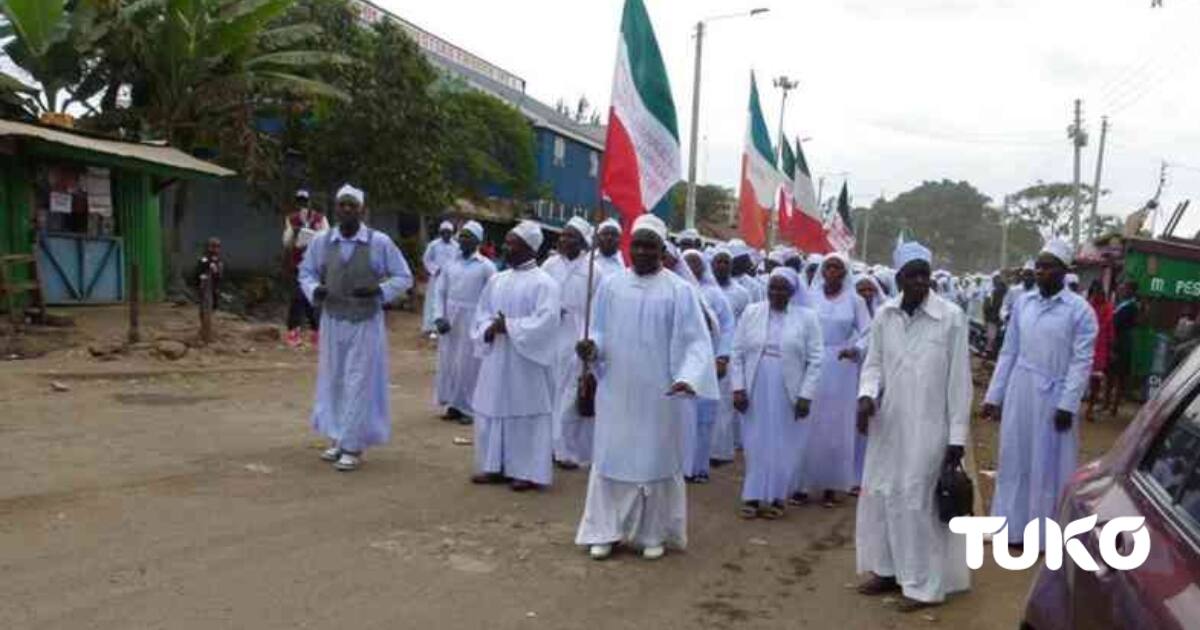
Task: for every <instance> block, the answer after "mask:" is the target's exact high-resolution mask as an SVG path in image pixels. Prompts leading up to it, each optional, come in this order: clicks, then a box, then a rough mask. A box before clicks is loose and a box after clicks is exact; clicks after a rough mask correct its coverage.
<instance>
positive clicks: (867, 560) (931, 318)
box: [855, 293, 972, 602]
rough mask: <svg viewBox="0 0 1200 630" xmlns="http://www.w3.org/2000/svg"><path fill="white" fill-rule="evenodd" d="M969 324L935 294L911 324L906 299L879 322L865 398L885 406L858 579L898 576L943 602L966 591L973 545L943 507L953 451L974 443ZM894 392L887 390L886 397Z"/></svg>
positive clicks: (870, 463) (860, 524)
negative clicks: (946, 463)
mask: <svg viewBox="0 0 1200 630" xmlns="http://www.w3.org/2000/svg"><path fill="white" fill-rule="evenodd" d="M968 330H969V329H968V325H967V319H966V317H965V316H964V315H963V312H962V311H961V310H959V308H958V307H957V306H955V305H953V304H951V303H949V302H948V301H946V300H945V299H943V298H941V297H939V296H937V295H936V294H933V293H930V295H929V298H928V299H927V300H926V301H925V303H924V304H923V305H921V307H920V308H918V309H917V310H916V311H915V312H914V314H913V315H912V316H911V317H910V316H909V315H908V314H907V313H905V312H904V311H903V310H902V309H901V308H900V302H899V298H897V299H894V300H889V301H888V302H887V303H885V304H884V305H883V306H882V307H880V309H879V311H878V312H877V313H876V315H875V322H874V324H873V325H872V329H871V335H870V345H869V347H868V349H867V356H866V361H865V362H864V363H863V369H862V380H861V382H860V384H859V388H858V394H859V396H866V397H869V398H877V397H878V396H879V394H880V392H883V398H882V401H881V404H880V407H879V411H878V413H877V414H876V415H875V417H874V418H872V419H871V421H870V423H869V425H868V429H867V435H868V436H870V439H869V440H868V441H867V455H866V466H865V469H864V472H863V481H862V490H861V492H860V494H859V497H858V510H857V515H856V516H857V525H856V527H855V556H856V558H857V565H858V571H859V572H860V573H864V572H867V571H870V572H873V573H875V574H876V575H879V576H884V577H895V578H896V581H897V582H898V583H899V584H900V586H901V588H902V589H903V591H904V595H905V596H906V597H909V598H911V599H915V600H919V601H923V602H940V601H942V600H943V599H945V596H946V594H947V593H953V592H957V591H961V590H966V589H967V588H968V587H969V586H970V572H969V571H968V569H967V565H966V551H965V550H966V542H965V540H964V539H963V538H962V537H961V536H956V535H954V534H951V533H950V530H949V528H948V526H947V525H946V524H945V523H943V522H941V520H940V519H939V518H938V515H937V505H936V503H935V502H934V490H935V489H936V488H937V481H938V476H939V474H940V473H941V469H942V461H943V459H944V457H945V453H946V446H948V445H951V444H953V445H958V446H966V445H967V444H968V441H967V435H968V431H969V427H970V420H971V390H972V384H971V358H970V349H969V347H968V343H967V340H968ZM885 388H886V391H884V389H885Z"/></svg>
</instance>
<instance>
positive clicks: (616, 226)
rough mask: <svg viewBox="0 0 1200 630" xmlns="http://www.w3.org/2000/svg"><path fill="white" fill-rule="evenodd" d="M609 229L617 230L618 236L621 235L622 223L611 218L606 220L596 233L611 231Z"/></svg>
mask: <svg viewBox="0 0 1200 630" xmlns="http://www.w3.org/2000/svg"><path fill="white" fill-rule="evenodd" d="M609 229H612V230H616V231H617V234H620V233H621V222H620V221H618V220H616V219H614V218H612V217H609V218H607V219H605V220H604V222H603V223H601V224H600V226H599V227H597V228H596V232H597V233H599V232H603V231H604V230H609Z"/></svg>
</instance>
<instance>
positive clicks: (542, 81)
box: [376, 0, 1200, 236]
mask: <svg viewBox="0 0 1200 630" xmlns="http://www.w3.org/2000/svg"><path fill="white" fill-rule="evenodd" d="M376 1H377V2H378V3H379V4H381V5H383V6H385V7H386V8H388V9H390V10H392V11H394V12H395V13H397V14H398V15H400V16H402V17H404V18H406V19H409V20H410V21H413V22H415V23H416V24H417V25H418V26H421V27H423V28H425V29H427V30H429V31H431V32H433V33H435V34H437V35H439V36H441V37H443V38H445V39H447V40H449V41H450V42H452V43H454V44H456V45H458V46H460V47H463V48H465V49H467V50H469V51H471V52H473V53H475V54H477V55H480V56H481V57H483V58H485V59H487V60H488V61H490V62H492V63H495V64H497V65H499V66H501V67H503V68H505V69H507V70H509V71H511V72H513V73H515V74H517V75H519V76H521V77H522V78H524V79H525V80H526V83H527V90H528V92H529V93H530V94H532V95H533V96H535V97H537V98H539V99H541V100H544V101H546V102H548V103H551V104H553V103H554V102H555V101H556V100H557V99H558V98H565V99H566V100H567V101H568V102H573V101H574V100H575V99H577V98H578V97H579V96H580V95H585V96H586V97H587V98H588V100H589V101H591V102H592V103H595V104H599V105H600V106H602V107H603V108H605V109H607V104H608V99H609V92H610V83H611V80H612V70H613V62H614V56H615V51H616V43H617V28H618V22H619V19H620V12H621V7H622V4H623V0H520V1H517V2H495V1H492V0H436V1H431V0H376ZM645 2H646V5H647V8H648V10H649V12H650V17H651V19H652V20H653V22H654V27H655V30H656V32H657V34H658V39H659V45H660V46H661V47H662V49H663V56H664V58H665V60H666V64H667V72H668V74H669V75H670V79H671V84H672V88H673V90H674V94H675V104H676V108H677V110H678V113H679V123H680V136H681V138H682V139H683V141H684V143H685V145H684V155H685V160H686V155H687V147H686V138H687V133H688V129H689V125H690V124H691V117H690V110H691V107H690V103H691V95H692V80H691V77H692V63H693V51H694V40H693V38H692V30H693V28H694V25H695V23H696V21H697V20H698V19H701V18H707V17H710V16H714V15H722V14H727V13H732V12H737V11H745V10H749V9H751V8H755V7H759V6H764V7H769V8H770V9H771V11H770V12H769V13H767V14H765V15H761V16H758V17H755V18H738V19H729V20H721V21H716V22H713V23H712V24H710V25H709V28H708V33H707V36H706V38H705V42H704V48H705V49H704V58H703V60H704V70H703V87H702V90H701V94H702V107H701V114H700V133H701V137H702V138H704V140H702V142H701V157H700V163H699V171H700V179H701V180H702V181H704V182H711V183H719V184H724V185H728V186H734V185H736V183H737V180H738V176H739V173H738V169H739V164H740V161H739V160H740V152H741V146H742V139H743V136H744V131H745V125H746V104H747V99H748V88H749V75H750V71H751V69H753V70H755V71H756V72H757V74H758V76H759V89H760V92H761V94H762V99H763V107H764V109H765V110H766V117H767V124H768V128H769V129H771V130H772V134H774V133H775V130H776V129H778V124H779V123H778V121H779V107H780V93H779V91H778V90H776V89H775V88H773V87H771V79H772V78H773V77H776V76H779V75H780V74H786V75H788V76H790V77H792V78H794V79H798V80H799V81H800V87H799V89H797V90H795V91H793V92H792V95H791V97H790V98H789V101H788V104H787V111H786V114H785V126H786V131H787V133H788V135H789V137H796V136H800V137H811V138H812V140H811V141H809V142H807V143H806V145H805V149H806V154H807V155H808V158H809V163H810V166H811V167H812V169H813V171H814V174H815V175H821V174H826V175H828V176H829V181H828V182H827V184H826V189H825V193H826V195H829V194H832V193H831V189H833V188H835V187H836V186H837V185H839V184H840V181H841V175H840V173H842V172H849V173H850V174H849V176H848V178H849V181H850V188H851V192H852V194H853V195H854V197H855V199H856V202H858V203H860V204H861V203H867V202H869V201H870V200H872V199H874V198H875V197H877V196H878V195H880V194H884V195H886V196H887V197H889V198H890V197H892V196H894V195H896V194H898V193H900V192H903V191H906V190H909V189H910V188H912V187H914V186H916V185H918V184H920V183H921V182H922V181H924V180H940V179H942V178H949V179H954V180H967V181H969V182H971V183H972V184H974V185H975V186H976V187H978V188H980V189H981V190H982V191H983V192H984V193H985V194H987V195H989V196H991V197H992V198H994V199H1001V198H1002V197H1003V196H1004V195H1005V194H1006V193H1010V192H1014V191H1016V190H1019V189H1020V188H1021V187H1023V186H1025V185H1028V184H1031V183H1033V182H1035V181H1037V180H1039V179H1041V180H1046V181H1070V179H1071V176H1072V156H1071V146H1070V143H1069V142H1068V140H1067V138H1066V126H1067V124H1068V123H1069V122H1070V118H1071V110H1072V101H1073V99H1075V98H1077V97H1078V98H1082V99H1083V100H1084V104H1083V111H1084V122H1085V126H1086V128H1087V129H1088V131H1089V132H1091V143H1090V144H1089V146H1088V147H1087V148H1086V149H1085V153H1084V159H1083V173H1084V181H1085V182H1090V181H1091V180H1092V178H1093V177H1094V169H1095V160H1096V149H1097V147H1098V146H1099V136H1100V116H1101V115H1103V114H1108V115H1109V117H1110V121H1111V125H1112V126H1111V130H1110V133H1109V145H1108V149H1109V150H1108V153H1107V155H1106V158H1105V173H1104V181H1103V184H1102V185H1103V187H1104V188H1107V189H1111V191H1112V194H1111V196H1109V197H1106V198H1104V200H1103V201H1102V202H1101V208H1100V211H1101V212H1102V213H1112V214H1119V215H1125V214H1128V213H1129V212H1131V211H1133V210H1134V209H1136V208H1137V207H1139V206H1140V205H1141V204H1142V203H1144V201H1145V200H1146V199H1147V198H1149V197H1150V196H1151V195H1152V194H1153V192H1154V189H1155V186H1156V184H1157V181H1158V170H1159V163H1160V161H1161V160H1164V159H1165V160H1167V161H1168V162H1171V163H1174V164H1179V165H1180V166H1177V167H1172V168H1170V169H1169V172H1168V175H1169V176H1168V182H1167V188H1166V192H1165V193H1164V195H1163V199H1164V202H1165V203H1164V205H1166V206H1170V207H1173V206H1174V204H1175V203H1177V202H1178V201H1181V200H1183V199H1187V198H1189V197H1192V196H1197V193H1200V124H1198V122H1197V114H1198V113H1200V98H1198V97H1200V64H1197V63H1196V61H1195V60H1196V59H1197V58H1200V57H1198V55H1197V53H1200V38H1198V37H1196V35H1195V32H1194V27H1195V25H1196V24H1200V0H1164V4H1165V5H1166V7H1165V8H1163V9H1153V10H1152V9H1150V8H1149V6H1150V0H976V1H968V0H841V1H837V0H824V1H817V0H786V1H785V0H761V1H760V2H756V1H753V0H687V1H684V0H645ZM684 168H685V172H686V163H685V164H684ZM1196 205H1197V206H1200V200H1198V202H1197V204H1196ZM1162 222H1165V217H1164V218H1163V219H1162V220H1161V221H1160V224H1161V223H1162ZM1184 227H1185V228H1186V230H1185V231H1187V230H1190V231H1195V230H1196V229H1197V228H1200V207H1196V208H1194V209H1193V211H1192V212H1191V213H1190V217H1189V219H1188V220H1185V223H1184ZM1190 234H1191V232H1188V235H1189V236H1190Z"/></svg>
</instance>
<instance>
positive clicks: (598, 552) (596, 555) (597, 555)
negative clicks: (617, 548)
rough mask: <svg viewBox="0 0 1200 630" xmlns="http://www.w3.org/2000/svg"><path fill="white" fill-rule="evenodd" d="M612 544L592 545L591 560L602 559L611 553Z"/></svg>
mask: <svg viewBox="0 0 1200 630" xmlns="http://www.w3.org/2000/svg"><path fill="white" fill-rule="evenodd" d="M612 547H613V546H612V545H592V549H591V554H592V560H604V559H606V558H608V557H609V556H611V555H612Z"/></svg>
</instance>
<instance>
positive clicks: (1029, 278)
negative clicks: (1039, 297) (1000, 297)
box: [1000, 260, 1037, 322]
mask: <svg viewBox="0 0 1200 630" xmlns="http://www.w3.org/2000/svg"><path fill="white" fill-rule="evenodd" d="M1019 280H1020V281H1019V282H1016V283H1013V284H1012V285H1011V286H1009V287H1008V292H1007V293H1005V294H1004V302H1003V303H1001V305H1000V321H1002V322H1007V321H1008V320H1009V319H1011V318H1012V314H1013V310H1014V309H1015V308H1016V305H1017V301H1018V300H1020V299H1021V296H1023V295H1025V294H1027V293H1032V292H1033V291H1035V290H1036V289H1035V286H1034V285H1035V284H1036V281H1037V276H1036V273H1035V271H1034V262H1033V261H1032V260H1027V261H1025V265H1024V266H1023V267H1021V274H1020V277H1019Z"/></svg>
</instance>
